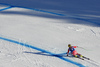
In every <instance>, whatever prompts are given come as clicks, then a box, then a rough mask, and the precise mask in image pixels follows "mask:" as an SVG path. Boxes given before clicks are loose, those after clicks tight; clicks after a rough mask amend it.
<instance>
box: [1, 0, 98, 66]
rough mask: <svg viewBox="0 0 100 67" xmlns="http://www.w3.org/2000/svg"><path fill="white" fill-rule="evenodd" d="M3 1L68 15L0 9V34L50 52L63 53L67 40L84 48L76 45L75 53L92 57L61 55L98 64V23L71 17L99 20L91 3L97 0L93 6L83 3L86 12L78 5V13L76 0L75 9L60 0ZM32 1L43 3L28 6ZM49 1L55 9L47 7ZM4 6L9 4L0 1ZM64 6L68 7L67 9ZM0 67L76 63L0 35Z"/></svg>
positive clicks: (72, 59) (78, 61) (67, 64)
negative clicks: (78, 57) (82, 58)
mask: <svg viewBox="0 0 100 67" xmlns="http://www.w3.org/2000/svg"><path fill="white" fill-rule="evenodd" d="M7 1H8V2H7ZM7 1H6V2H5V1H3V0H1V1H0V2H1V3H6V4H11V5H15V6H16V5H18V6H22V7H28V8H32V9H33V8H37V9H42V10H47V11H50V12H54V13H60V14H64V15H67V14H68V15H69V17H68V16H57V15H55V14H51V13H46V12H41V11H35V10H30V9H25V8H22V7H13V8H10V9H7V10H3V11H0V37H4V38H8V39H11V40H15V41H18V42H19V43H20V42H21V43H25V44H29V45H32V46H35V47H37V48H41V49H44V50H46V51H49V52H51V53H54V54H61V53H66V52H67V50H68V46H67V45H68V44H69V43H70V44H72V45H73V46H79V47H82V48H85V49H82V48H76V50H77V52H78V53H80V54H82V55H84V56H86V57H89V58H90V59H91V60H92V61H90V60H80V59H77V58H73V57H67V56H64V58H66V59H69V60H71V61H74V62H77V63H80V64H82V65H83V66H86V67H100V53H99V51H100V45H99V44H100V25H98V24H95V23H91V22H88V21H84V20H78V19H75V18H79V17H80V18H82V19H84V18H87V19H89V20H91V21H93V22H94V21H98V22H100V21H99V19H100V14H99V13H100V12H98V11H99V10H97V11H96V9H95V7H97V6H98V2H96V3H97V4H94V6H93V9H92V8H90V7H91V6H89V7H87V8H90V10H91V13H92V14H91V13H90V12H89V11H87V12H86V10H85V8H83V9H82V8H81V9H82V10H83V11H80V12H79V13H78V12H77V11H79V10H78V7H79V8H80V6H79V5H81V2H80V1H79V3H80V4H77V3H76V2H75V3H74V4H77V5H76V6H75V8H76V7H77V6H78V7H77V8H76V9H77V10H75V8H74V7H72V6H70V7H68V6H64V5H65V3H64V1H63V0H62V1H60V0H58V2H57V1H56V0H54V1H53V0H51V1H45V3H46V4H44V5H43V2H38V0H36V1H35V0H34V1H32V0H29V1H27V0H25V2H27V3H28V4H29V3H30V5H25V4H22V5H21V3H19V2H18V1H19V0H17V1H16V2H14V3H13V2H12V0H11V1H10V0H7ZM25 2H24V3H25ZM32 2H36V3H37V4H38V3H40V5H43V6H36V4H35V5H34V6H32V5H31V4H32ZM60 2H61V3H60ZM63 3H64V5H62V6H58V4H63ZM87 3H88V2H87ZM90 4H91V3H90ZM46 5H47V6H46ZM50 5H52V6H53V7H54V8H55V10H54V8H53V7H52V6H51V7H50ZM96 5H97V6H96ZM35 6H36V7H35ZM6 7H9V5H3V4H1V5H0V9H3V8H6ZM43 7H44V8H43ZM56 7H57V8H56ZM61 7H63V8H62V9H61V10H60V9H58V8H61ZM65 7H66V8H67V9H66V10H65V9H64V8H65ZM68 8H70V9H69V10H68ZM98 8H99V7H97V9H98ZM67 10H68V12H67ZM73 10H75V11H73ZM87 10H89V9H87ZM70 11H71V12H70ZM73 12H75V13H73ZM72 16H73V17H74V18H73V17H72ZM70 17H72V18H70ZM93 18H95V19H93ZM0 67H80V66H77V65H75V64H73V63H70V62H67V61H64V60H62V59H60V58H58V57H55V56H52V55H49V54H47V53H43V52H41V51H39V50H35V49H32V48H28V47H25V46H21V45H18V44H16V43H12V42H9V41H6V40H2V39H0Z"/></svg>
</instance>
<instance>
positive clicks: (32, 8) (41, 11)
mask: <svg viewBox="0 0 100 67" xmlns="http://www.w3.org/2000/svg"><path fill="white" fill-rule="evenodd" d="M0 4H2V5H6V6H11V7H19V8H25V9H29V10H34V11H39V12H44V13H49V14H53V15H58V16H66V15H64V14H60V13H55V12H50V11H45V10H40V9H35V8H28V7H22V6H13V5H10V4H4V3H0Z"/></svg>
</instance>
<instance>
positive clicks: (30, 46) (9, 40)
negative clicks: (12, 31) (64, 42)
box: [0, 37, 85, 67]
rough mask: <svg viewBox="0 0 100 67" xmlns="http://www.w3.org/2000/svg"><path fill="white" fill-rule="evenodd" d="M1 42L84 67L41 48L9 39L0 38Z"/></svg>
mask: <svg viewBox="0 0 100 67" xmlns="http://www.w3.org/2000/svg"><path fill="white" fill-rule="evenodd" d="M0 39H1V40H5V41H8V42H12V43H15V44H19V45H21V46H25V47H28V48H32V49H35V50H38V51H41V52H44V53H47V54H50V55H51V56H55V57H57V58H59V59H61V60H64V61H66V62H69V63H72V64H74V65H77V66H79V67H85V66H84V65H82V64H80V63H77V62H74V61H72V60H69V59H67V58H64V57H61V56H59V54H54V53H51V52H49V51H47V50H44V49H41V48H38V47H35V46H32V45H29V44H25V43H22V42H18V41H15V40H11V39H7V38H4V37H0Z"/></svg>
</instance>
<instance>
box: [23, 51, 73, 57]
mask: <svg viewBox="0 0 100 67" xmlns="http://www.w3.org/2000/svg"><path fill="white" fill-rule="evenodd" d="M23 53H28V54H37V55H44V56H52V57H67V55H66V53H61V54H47V53H44V52H28V51H24V52H23ZM68 57H72V56H68Z"/></svg>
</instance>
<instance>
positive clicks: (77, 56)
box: [67, 44, 83, 58]
mask: <svg viewBox="0 0 100 67" xmlns="http://www.w3.org/2000/svg"><path fill="white" fill-rule="evenodd" d="M68 47H69V48H68V52H67V56H68V54H69V51H70V52H71V54H72V55H73V56H74V57H76V58H79V57H83V56H82V55H81V54H79V53H77V51H76V50H75V48H77V47H78V46H71V44H68Z"/></svg>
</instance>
